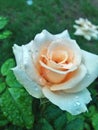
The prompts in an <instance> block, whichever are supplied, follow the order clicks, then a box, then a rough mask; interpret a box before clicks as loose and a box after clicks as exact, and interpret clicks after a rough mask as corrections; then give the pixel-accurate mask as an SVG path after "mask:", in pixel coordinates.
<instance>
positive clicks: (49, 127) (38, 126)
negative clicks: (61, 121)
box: [34, 118, 53, 130]
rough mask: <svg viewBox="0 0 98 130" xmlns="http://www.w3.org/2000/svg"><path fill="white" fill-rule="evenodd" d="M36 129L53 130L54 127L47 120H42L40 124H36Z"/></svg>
mask: <svg viewBox="0 0 98 130" xmlns="http://www.w3.org/2000/svg"><path fill="white" fill-rule="evenodd" d="M35 129H36V130H53V127H52V125H51V124H50V123H49V122H48V121H47V120H46V119H45V118H41V119H40V120H39V122H38V124H36V127H35ZM35 129H34V130H35Z"/></svg>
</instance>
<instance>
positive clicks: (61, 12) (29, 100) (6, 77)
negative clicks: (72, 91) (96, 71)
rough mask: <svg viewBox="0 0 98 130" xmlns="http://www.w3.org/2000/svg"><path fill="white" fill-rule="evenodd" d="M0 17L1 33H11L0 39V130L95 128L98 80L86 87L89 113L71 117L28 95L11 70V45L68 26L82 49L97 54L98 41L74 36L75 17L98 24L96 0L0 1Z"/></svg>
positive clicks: (97, 106) (81, 129) (13, 63)
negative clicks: (1, 20)
mask: <svg viewBox="0 0 98 130" xmlns="http://www.w3.org/2000/svg"><path fill="white" fill-rule="evenodd" d="M0 16H4V17H6V19H7V22H5V24H4V25H2V28H0V34H1V33H2V32H4V31H6V30H10V32H11V36H7V37H6V38H3V39H0V52H1V53H0V66H1V65H2V64H3V65H2V66H1V74H0V129H2V130H27V129H30V130H98V79H96V81H95V82H94V83H92V84H91V85H90V86H89V90H90V91H91V93H92V98H93V100H92V102H91V103H90V104H88V112H86V113H82V114H80V115H78V116H71V115H70V114H69V113H67V112H64V111H61V110H60V109H59V108H58V107H56V106H54V105H53V104H51V103H50V102H48V101H47V100H38V99H35V98H33V97H31V96H30V95H29V94H28V93H27V92H26V91H25V89H24V88H23V87H22V86H21V85H20V84H19V83H18V82H17V81H16V79H15V77H14V75H13V73H12V71H11V69H10V68H12V67H14V66H15V61H14V57H13V53H12V46H13V44H14V43H16V44H18V45H22V44H27V43H28V42H29V41H30V40H32V39H33V38H34V36H35V35H36V34H37V33H39V32H41V31H42V29H47V30H48V31H49V32H51V33H53V34H55V33H60V32H62V31H63V30H65V29H68V30H69V33H70V35H71V37H72V38H74V39H76V40H77V43H78V44H79V46H80V47H81V48H82V49H84V50H87V51H90V52H92V53H95V54H98V41H95V40H92V41H87V40H85V39H84V38H83V37H77V36H74V35H73V33H74V31H75V30H74V28H73V24H74V20H75V19H78V18H79V17H83V18H88V19H89V20H90V21H91V22H92V23H94V24H96V25H98V1H97V0H93V1H92V0H33V5H32V6H28V5H27V4H26V0H15V1H13V0H0ZM7 59H8V60H7ZM6 60H7V61H6ZM4 61H6V62H4ZM91 62H93V61H91Z"/></svg>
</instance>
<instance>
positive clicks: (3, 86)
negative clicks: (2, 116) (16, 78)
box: [0, 83, 6, 94]
mask: <svg viewBox="0 0 98 130" xmlns="http://www.w3.org/2000/svg"><path fill="white" fill-rule="evenodd" d="M5 88H6V84H5V83H0V94H1V93H2V92H3V91H4V90H5Z"/></svg>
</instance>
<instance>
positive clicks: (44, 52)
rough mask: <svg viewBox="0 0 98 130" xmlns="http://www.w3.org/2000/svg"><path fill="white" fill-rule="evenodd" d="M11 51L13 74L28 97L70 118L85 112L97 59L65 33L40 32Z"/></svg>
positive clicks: (96, 70) (96, 68) (96, 72)
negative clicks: (70, 115) (65, 113)
mask: <svg viewBox="0 0 98 130" xmlns="http://www.w3.org/2000/svg"><path fill="white" fill-rule="evenodd" d="M13 52H14V55H15V58H16V62H17V66H16V67H15V68H13V72H14V74H15V76H16V78H17V80H18V81H19V82H20V83H21V84H22V85H23V86H24V88H25V89H26V90H27V91H28V93H29V94H30V95H32V96H33V97H36V98H44V97H46V98H47V99H48V100H50V101H51V102H52V103H53V104H55V105H57V106H58V107H59V108H60V109H62V110H66V111H68V112H70V113H71V114H72V115H77V114H79V113H81V112H85V111H87V107H86V104H87V103H89V102H90V100H91V96H90V93H89V91H88V90H87V87H88V86H89V85H90V84H91V83H92V82H93V81H94V80H95V79H96V78H97V76H98V56H97V55H95V54H92V53H90V52H87V51H84V50H81V49H80V47H79V46H78V44H77V43H76V41H75V40H72V39H71V38H70V36H69V34H68V31H67V30H65V31H63V32H62V33H60V34H56V35H53V34H51V33H49V32H48V31H46V30H43V31H42V32H41V33H39V34H37V35H36V36H35V38H34V40H32V41H31V42H30V43H28V44H27V45H22V46H18V45H14V47H13Z"/></svg>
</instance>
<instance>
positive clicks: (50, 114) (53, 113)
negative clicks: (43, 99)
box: [44, 103, 63, 121]
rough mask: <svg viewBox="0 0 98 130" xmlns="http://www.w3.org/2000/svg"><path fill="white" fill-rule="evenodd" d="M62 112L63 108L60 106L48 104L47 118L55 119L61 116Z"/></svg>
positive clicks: (46, 109)
mask: <svg viewBox="0 0 98 130" xmlns="http://www.w3.org/2000/svg"><path fill="white" fill-rule="evenodd" d="M62 113H63V111H62V110H60V109H59V108H58V107H56V106H55V105H53V104H51V103H49V105H47V107H46V108H45V111H44V115H45V118H46V119H47V120H49V121H52V120H55V119H56V118H58V117H59V116H61V114H62Z"/></svg>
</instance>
